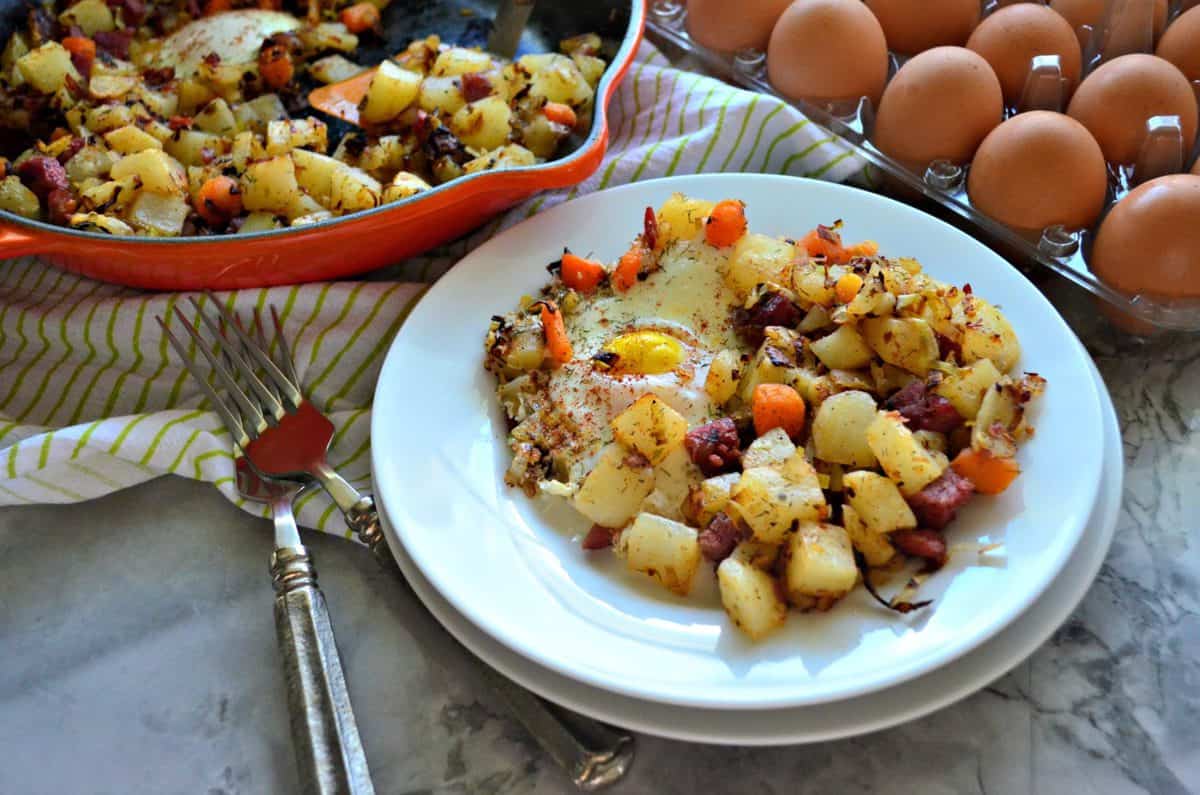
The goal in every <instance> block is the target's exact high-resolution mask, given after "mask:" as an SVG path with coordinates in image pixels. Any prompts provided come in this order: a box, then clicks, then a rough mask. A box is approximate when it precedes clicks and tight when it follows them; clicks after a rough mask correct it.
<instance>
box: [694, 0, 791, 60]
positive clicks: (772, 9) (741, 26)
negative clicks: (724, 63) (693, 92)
mask: <svg viewBox="0 0 1200 795" xmlns="http://www.w3.org/2000/svg"><path fill="white" fill-rule="evenodd" d="M791 1H792V0H740V1H739V2H736V3H731V2H729V0H688V3H687V32H688V35H690V36H691V37H692V38H693V39H695V40H696V41H697V42H699V43H700V44H702V45H704V46H705V47H708V48H709V49H710V50H716V51H717V52H734V51H736V50H740V49H742V48H744V47H753V48H755V49H758V50H765V49H766V48H767V41H768V40H770V38H771V28H773V27H775V22H776V20H778V19H779V15H780V14H782V13H783V10H784V9H785V8H787V7H788V4H789V3H790V2H791Z"/></svg>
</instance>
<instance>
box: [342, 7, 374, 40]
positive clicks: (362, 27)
mask: <svg viewBox="0 0 1200 795" xmlns="http://www.w3.org/2000/svg"><path fill="white" fill-rule="evenodd" d="M339 18H340V19H341V20H342V24H343V25H345V26H346V29H347V30H349V31H350V32H351V33H362V32H364V31H368V30H371V29H372V28H374V27H375V26H377V25H378V24H379V19H380V17H379V8H378V6H376V5H375V4H374V3H355V4H354V5H352V6H348V7H346V8H343V9H342V13H341V14H340V15H339Z"/></svg>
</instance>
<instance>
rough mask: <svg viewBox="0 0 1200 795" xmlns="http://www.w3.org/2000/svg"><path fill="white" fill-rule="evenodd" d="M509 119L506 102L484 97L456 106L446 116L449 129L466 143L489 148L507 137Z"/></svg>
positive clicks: (483, 148)
mask: <svg viewBox="0 0 1200 795" xmlns="http://www.w3.org/2000/svg"><path fill="white" fill-rule="evenodd" d="M511 121H512V109H511V108H510V107H509V106H508V103H507V102H505V101H504V100H503V99H501V98H500V97H484V98H483V99H481V100H479V101H478V102H472V103H470V104H467V105H464V106H463V107H461V108H459V109H458V112H457V113H455V114H454V116H453V117H452V118H451V119H450V129H451V130H453V131H454V134H455V135H457V136H458V138H459V140H460V141H462V142H463V143H464V144H466V145H467V146H470V147H472V148H474V149H480V150H489V149H495V148H496V147H498V146H502V145H503V144H504V143H505V142H506V141H507V140H508V136H509V134H510V132H511V131H512V130H511V127H510V124H511Z"/></svg>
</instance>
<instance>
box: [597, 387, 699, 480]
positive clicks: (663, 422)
mask: <svg viewBox="0 0 1200 795" xmlns="http://www.w3.org/2000/svg"><path fill="white" fill-rule="evenodd" d="M612 429H613V435H614V436H615V437H616V440H617V441H618V442H620V443H621V444H623V445H624V446H625V447H626V448H628V449H630V450H636V451H637V452H639V453H641V454H642V455H644V456H646V458H647V459H648V460H649V461H650V463H651V464H658V463H660V462H661V461H662V460H663V459H664V458H666V456H667V453H669V452H671V451H672V450H674V449H675V448H676V447H680V446H682V445H683V437H684V436H685V435H686V434H687V429H688V422H687V420H686V419H684V418H683V415H682V414H680V413H679V412H678V411H676V410H675V409H673V408H671V407H670V406H668V405H667V404H666V403H664V402H663V400H662V398H660V397H658V395H654V394H647V395H642V396H641V397H640V398H638V399H637V400H636V401H634V403H633V405H631V406H630V407H629V408H627V409H625V410H624V411H623V412H621V413H620V414H619V415H617V417H616V419H614V420H613V421H612Z"/></svg>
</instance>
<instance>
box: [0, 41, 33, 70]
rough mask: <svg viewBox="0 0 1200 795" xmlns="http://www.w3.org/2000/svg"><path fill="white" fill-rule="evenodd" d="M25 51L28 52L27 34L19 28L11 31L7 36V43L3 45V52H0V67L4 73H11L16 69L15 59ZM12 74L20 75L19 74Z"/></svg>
mask: <svg viewBox="0 0 1200 795" xmlns="http://www.w3.org/2000/svg"><path fill="white" fill-rule="evenodd" d="M27 52H29V38H28V35H27V34H26V33H25V32H24V31H21V30H16V31H13V33H12V34H11V35H10V36H9V37H8V43H7V44H5V45H4V52H3V53H0V68H3V70H4V71H5V72H6V73H8V74H12V73H13V72H15V71H16V65H17V60H18V59H20V57H21V56H22V55H24V54H25V53H27ZM14 76H15V77H20V75H19V74H16V75H14Z"/></svg>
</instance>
